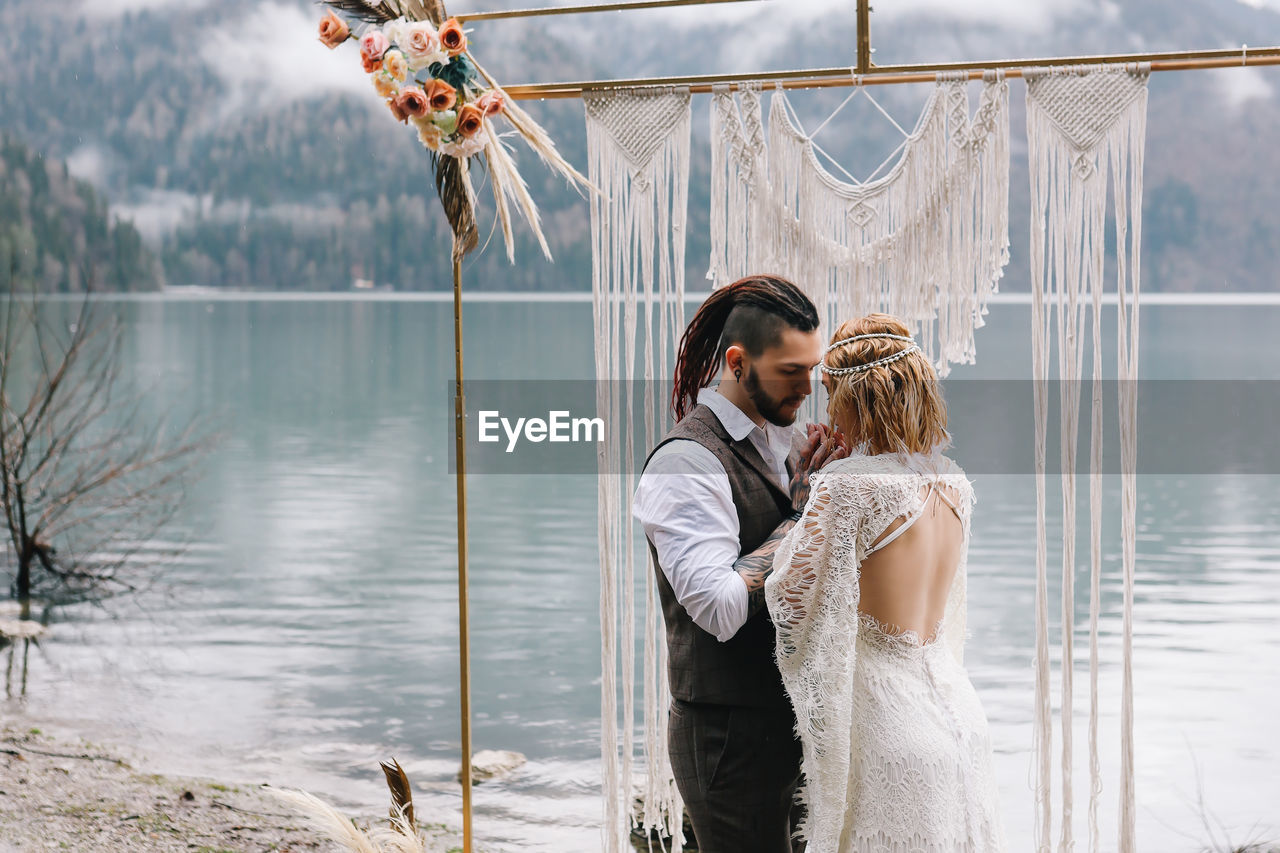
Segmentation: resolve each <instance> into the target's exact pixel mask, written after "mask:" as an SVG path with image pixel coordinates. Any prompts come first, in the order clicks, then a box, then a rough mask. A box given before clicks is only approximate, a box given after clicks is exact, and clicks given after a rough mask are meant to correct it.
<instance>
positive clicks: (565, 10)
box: [453, 0, 1280, 853]
mask: <svg viewBox="0 0 1280 853" xmlns="http://www.w3.org/2000/svg"><path fill="white" fill-rule="evenodd" d="M752 2H770V0H624V2H612V3H588V4H582V5H575V6H551V7H542V8H530V9H513V10H504V11H494V12H470V13H462V14H458V15H455V16H454V17H456V18H457V19H458V20H460V21H464V22H474V21H497V20H519V19H523V18H533V17H543V16H550V15H579V14H588V13H596V12H626V11H633V10H638V9H658V8H672V7H677V6H711V5H718V4H722V3H752ZM778 2H782V0H778ZM852 2H854V3H856V6H857V39H858V45H857V62H856V64H855V65H854V66H853V67H852V68H807V69H798V70H784V71H761V72H751V73H743V74H696V75H688V76H681V77H640V78H630V79H610V80H584V81H577V82H566V83H526V84H521V85H517V86H505V87H503V90H504V91H505V92H506V93H507V95H509V96H510V97H512V98H516V99H519V100H540V99H548V98H580V97H582V94H583V93H584V92H587V91H590V90H592V89H607V88H632V87H643V86H688V87H689V90H690V91H691V92H694V93H709V92H711V89H712V87H713V86H715V85H720V84H728V85H729V86H731V87H732V86H736V85H737V84H740V83H747V82H763V83H776V84H779V85H781V86H782V87H783V88H785V89H825V88H838V87H842V86H850V85H853V84H854V82H855V79H854V78H855V75H856V77H857V78H858V79H857V82H858V83H860V84H861V85H884V84H896V83H928V82H932V81H933V80H934V79H935V76H936V75H937V73H938V72H940V71H965V72H967V73H968V75H969V78H970V79H972V80H979V79H981V78H982V74H983V72H984V71H986V70H988V69H996V68H999V69H1003V70H1004V72H1005V76H1007V77H1021V76H1023V72H1024V71H1025V70H1027V69H1030V68H1047V67H1055V66H1063V65H1108V64H1112V63H1128V62H1148V63H1150V64H1151V70H1152V71H1190V70H1196V69H1204V68H1235V67H1249V66H1262V65H1280V46H1272V47H1247V46H1245V45H1241V46H1240V49H1239V50H1236V49H1234V48H1228V49H1218V50H1181V51H1165V52H1156V53H1124V54H1093V55H1086V56H1056V57H1046V58H1026V59H992V60H980V61H965V62H931V63H914V64H906V65H877V64H875V63H874V62H872V61H871V53H872V51H871V12H872V8H871V0H852ZM453 335H454V358H455V365H454V366H455V374H456V386H455V394H454V413H455V417H454V429H455V433H454V445H455V449H456V460H457V478H458V484H457V485H458V633H459V654H460V670H461V677H460V688H461V706H462V708H461V710H462V832H463V851H464V853H472V849H473V847H472V841H473V834H472V798H471V782H472V773H471V661H470V623H469V619H468V607H467V599H468V594H467V486H466V472H467V465H466V411H467V410H466V398H465V395H464V392H463V366H462V265H461V261H460V260H459V259H458V258H456V257H455V259H454V262H453Z"/></svg>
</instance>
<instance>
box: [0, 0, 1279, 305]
mask: <svg viewBox="0 0 1280 853" xmlns="http://www.w3.org/2000/svg"><path fill="white" fill-rule="evenodd" d="M482 5H483V4H482ZM492 5H494V6H500V5H501V2H499V0H495V2H494V3H493V4H492ZM733 5H736V4H733ZM742 5H743V6H747V7H750V6H758V7H765V8H768V7H772V8H775V9H776V8H777V5H778V4H742ZM808 5H812V4H807V3H799V2H797V3H795V4H794V6H791V4H790V3H789V4H788V8H789V9H791V10H792V11H791V12H789V14H788V15H783V16H781V17H780V18H778V19H777V20H776V21H774V20H772V19H770V18H769V17H767V15H766V16H765V17H761V15H762V14H764V13H761V14H756V15H755V16H754V17H752V16H748V15H746V14H745V13H743V14H741V15H738V16H731V17H728V18H723V17H722V18H717V17H715V15H714V14H713V13H712V12H709V11H708V12H700V13H699V15H701V16H703V17H699V16H695V15H692V14H690V15H683V16H677V15H674V14H671V13H665V14H664V15H663V16H657V15H650V16H648V17H645V15H646V13H643V12H637V13H628V14H634V17H633V18H629V19H628V20H630V21H634V22H635V24H636V26H635V27H619V26H617V22H618V17H617V16H594V17H591V16H570V17H569V18H565V19H535V20H532V21H522V22H519V23H512V22H505V23H503V22H494V23H493V24H491V25H490V24H477V25H476V32H475V33H474V34H473V36H472V41H473V49H474V50H475V52H476V54H477V56H478V57H480V58H481V59H482V61H483V62H484V64H485V65H486V66H488V67H489V68H490V70H491V71H493V72H494V73H495V75H496V76H497V77H498V79H499V80H502V81H506V82H511V83H516V82H527V81H530V80H540V81H552V80H572V79H590V78H592V77H600V76H606V77H617V76H620V77H628V76H642V75H646V74H663V73H689V72H705V71H713V70H719V71H744V70H763V69H768V68H785V67H801V66H824V65H827V66H830V65H835V66H839V65H842V64H848V62H849V61H850V57H851V55H852V45H853V44H854V40H853V33H854V31H853V20H852V14H849V15H842V14H831V13H827V15H826V17H814V16H812V15H810V16H806V15H805V14H802V10H803V9H805V8H807V7H808ZM831 5H832V4H826V5H825V6H823V8H824V9H825V8H827V7H830V6H831ZM3 7H4V9H5V15H6V19H7V24H6V26H5V27H3V28H0V131H3V132H5V133H6V134H9V135H10V136H11V137H13V138H14V139H15V140H17V141H18V142H20V143H21V144H23V145H26V146H29V147H30V148H31V149H33V150H35V151H39V152H42V153H43V154H44V156H45V157H46V158H48V160H47V162H49V163H54V162H56V161H65V162H66V164H67V166H68V169H69V174H70V175H71V176H74V177H76V178H79V179H82V180H84V181H88V182H89V183H90V184H92V186H93V188H94V189H95V190H96V191H97V193H98V194H99V198H100V199H106V200H107V201H109V203H110V204H111V209H112V211H113V214H112V215H113V216H116V215H118V216H119V217H120V218H122V219H124V220H128V221H131V222H132V223H133V224H134V226H135V227H136V230H137V233H139V234H141V236H142V240H143V243H144V245H143V246H142V247H141V248H139V249H137V250H136V252H137V257H136V258H135V259H134V260H132V261H129V263H134V264H136V265H137V266H138V269H137V271H135V272H128V273H126V274H125V277H124V278H121V277H119V276H116V277H114V278H110V279H109V280H110V281H111V282H112V283H111V285H110V286H112V287H118V288H120V289H147V288H151V287H155V286H157V285H158V283H159V281H161V280H162V279H163V280H164V281H166V282H167V283H169V284H171V285H203V286H209V287H220V288H248V289H268V290H346V289H348V288H350V287H351V285H352V282H353V280H354V279H357V278H363V279H369V280H372V281H374V282H375V283H377V284H379V285H384V286H389V287H392V288H394V289H397V290H443V289H448V287H449V286H450V276H449V263H448V250H449V235H448V229H447V225H446V223H445V221H444V217H443V215H442V214H441V212H440V210H439V205H438V203H437V201H436V198H435V189H434V186H433V183H432V179H431V174H430V170H429V167H428V159H427V156H426V154H425V152H424V151H423V150H422V148H421V146H420V145H419V144H418V142H417V140H416V136H415V134H414V133H413V132H412V131H411V130H408V129H406V128H404V127H403V126H401V125H399V124H397V123H396V122H395V121H394V120H393V119H392V117H391V116H390V114H389V113H387V111H386V110H385V109H384V108H383V107H382V105H381V103H380V102H379V100H378V98H377V97H376V95H375V94H374V93H373V91H372V90H371V88H370V87H369V86H368V83H367V81H366V80H364V79H363V75H362V74H361V73H360V71H359V67H358V66H359V62H358V59H357V58H356V56H355V51H354V49H351V50H348V48H351V45H346V46H343V47H342V48H340V49H339V50H337V51H334V52H329V51H326V50H325V49H324V48H323V47H321V46H320V45H319V44H318V43H317V42H316V39H315V22H316V21H318V19H319V17H320V14H321V12H320V10H319V7H318V6H317V5H316V4H313V3H305V2H295V0H268V2H259V0H220V2H212V0H147V2H141V0H88V2H84V3H81V4H79V5H78V6H75V7H74V9H73V12H72V14H73V17H72V19H71V20H66V19H64V18H63V17H61V16H59V15H57V14H54V12H53V7H50V6H49V5H48V4H47V3H43V2H39V0H3ZM935 7H936V4H933V5H932V6H931V5H930V4H929V3H925V2H921V0H911V2H907V0H903V2H901V3H895V4H892V5H890V6H888V7H886V8H885V9H884V11H877V13H876V15H875V18H874V24H875V27H874V29H873V36H874V38H875V43H876V45H877V50H878V53H877V55H876V59H877V61H881V62H887V61H895V62H910V61H923V60H926V59H928V58H931V57H948V58H955V59H982V58H1000V57H1005V56H1037V55H1049V54H1055V53H1056V54H1064V53H1084V52H1117V51H1132V50H1161V49H1173V48H1196V47H1223V46H1229V45H1232V44H1235V45H1239V43H1240V42H1241V41H1245V40H1247V41H1249V42H1250V43H1256V44H1280V12H1277V11H1275V10H1273V9H1269V8H1265V7H1262V6H1260V5H1259V4H1258V3H1257V2H1251V3H1244V2H1239V0H1185V2H1179V3H1177V4H1168V3H1163V2H1158V0H1126V2H1113V0H1079V2H1073V3H1067V2H1061V3H1059V2H1054V3H1048V2H1046V3H1044V4H1029V5H1027V6H1026V7H1023V6H1019V5H1017V4H1014V5H1010V4H1009V3H996V4H979V3H966V2H957V3H956V4H953V6H952V7H949V8H954V9H955V10H957V11H955V12H951V11H948V12H947V13H946V14H939V13H937V12H936V8H935ZM1033 7H1034V8H1041V7H1043V10H1044V11H1041V12H1035V13H1034V14H1033V13H1032V12H1030V11H1025V10H1027V9H1032V8H1033ZM468 8H471V7H470V6H468ZM850 8H852V4H850ZM930 9H933V10H934V11H932V12H931V11H930ZM913 10H914V11H913ZM1001 10H1003V11H1001ZM1018 10H1023V11H1018ZM1015 13H1016V14H1015ZM717 14H718V13H717ZM1036 15H1039V16H1040V17H1036ZM775 17H777V16H776V14H775ZM588 18H589V20H588ZM606 19H607V20H606ZM548 20H549V21H550V23H547V22H545V21H548ZM762 24H767V27H765V26H762ZM797 46H802V47H803V49H802V50H798V49H797ZM1277 84H1280V71H1277V70H1276V69H1231V70H1226V71H1222V72H1195V73H1181V74H1161V75H1154V76H1153V78H1152V82H1151V102H1150V109H1149V134H1148V143H1147V166H1146V197H1145V205H1144V267H1143V272H1144V280H1143V286H1144V288H1146V289H1151V290H1178V291H1190V290H1198V291H1215V290H1237V291H1241V290H1273V289H1275V287H1276V285H1275V276H1274V270H1275V268H1276V266H1277V264H1278V263H1280V204H1277V203H1276V201H1277V199H1280V150H1277V149H1276V147H1275V146H1274V144H1273V142H1272V140H1274V139H1275V138H1277V134H1278V132H1280V98H1277V90H1278V89H1277ZM875 88H876V89H879V90H881V91H876V92H875V93H874V94H875V97H876V98H877V99H878V100H879V101H880V102H881V104H882V105H884V106H885V107H886V108H887V109H888V110H889V111H890V112H891V113H892V114H893V115H895V116H896V117H897V119H898V121H899V123H901V124H902V125H903V126H905V127H910V124H911V122H913V121H914V118H913V117H914V115H915V114H916V113H918V111H919V109H920V106H921V105H922V103H923V98H924V97H925V96H926V95H927V92H925V91H924V89H922V88H921V87H875ZM885 90H894V91H885ZM845 94H847V93H846V92H844V91H839V92H836V91H831V92H825V93H800V94H796V95H795V96H794V99H795V103H796V105H797V108H798V109H799V110H800V112H801V113H802V114H803V115H807V116H808V117H810V118H811V120H812V123H811V124H810V126H815V125H816V124H817V122H818V121H820V120H821V117H822V116H823V115H824V113H825V112H829V111H830V110H831V109H834V107H835V105H836V104H838V103H839V102H840V100H842V99H843V97H844V96H845ZM1013 100H1014V115H1013V130H1014V137H1015V138H1014V147H1013V175H1012V187H1013V188H1014V195H1013V199H1012V201H1011V205H1012V210H1011V214H1012V215H1011V222H1012V223H1013V225H1012V229H1011V235H1010V236H1011V241H1012V244H1013V246H1012V252H1013V260H1012V262H1011V264H1010V267H1009V269H1008V271H1007V273H1006V276H1005V278H1004V280H1003V281H1002V283H1001V289H1002V290H1005V291H1019V290H1026V289H1028V284H1027V277H1028V271H1027V260H1026V255H1027V252H1026V245H1027V239H1028V233H1027V222H1028V217H1029V209H1028V201H1027V197H1026V196H1027V190H1026V187H1027V163H1026V144H1025V129H1024V127H1023V125H1022V122H1023V114H1022V97H1021V92H1020V91H1019V87H1018V86H1017V85H1015V87H1014V97H1013ZM528 106H529V109H530V111H531V112H532V113H533V114H534V115H535V117H536V118H538V120H539V121H541V122H542V123H543V124H544V125H545V126H546V127H547V129H548V130H549V131H550V133H551V135H552V137H553V138H554V139H555V140H556V141H557V144H558V145H559V147H560V149H561V150H562V152H563V153H564V154H565V156H566V157H567V158H568V159H569V160H570V162H572V163H574V164H576V165H578V166H579V167H580V168H584V167H585V162H586V140H585V133H584V129H583V118H582V105H581V103H580V102H578V101H576V100H563V101H548V102H545V103H541V102H534V103H532V104H530V105H528ZM707 106H708V102H707V99H706V98H705V96H699V97H697V98H695V101H694V140H693V161H692V164H691V181H690V222H689V230H688V246H687V258H688V268H687V277H688V285H687V286H688V287H689V289H692V290H697V289H702V288H703V287H704V286H705V282H704V279H703V275H704V273H705V271H706V260H707V256H708V255H707V253H708V242H709V240H708V235H707V222H708V217H709V214H708V208H709V204H710V202H709V190H710V186H709V184H710V180H709V170H710V162H709V161H710V157H709V153H708V149H709V145H710V140H709V139H708V130H707V124H708V123H707V119H706V115H707V112H706V110H707ZM899 141H901V137H900V136H899V135H898V132H897V131H896V130H895V129H894V128H893V127H892V126H891V125H890V124H889V123H888V122H887V121H885V120H883V118H882V117H880V116H878V115H877V114H876V113H875V111H874V110H872V109H871V108H870V107H869V106H868V105H866V104H859V103H857V102H855V103H854V104H853V105H852V106H851V107H849V108H848V109H847V110H845V111H843V112H842V113H841V115H840V116H839V117H838V118H837V119H836V120H834V121H833V122H832V123H831V124H830V125H829V126H828V127H827V128H826V129H825V130H824V131H823V134H822V137H821V142H822V145H823V147H824V148H825V149H826V150H827V151H829V152H831V153H832V155H833V156H835V157H837V158H838V159H840V160H841V161H843V162H844V163H845V164H846V165H848V166H849V167H850V168H851V169H852V170H855V173H856V172H858V171H860V172H861V173H862V174H866V173H869V172H870V171H871V169H872V167H873V166H874V165H875V164H877V163H878V162H879V161H880V159H882V158H883V157H884V156H885V155H887V154H888V153H889V152H890V151H891V150H892V149H893V147H894V146H895V145H896V144H897V142H899ZM15 144H17V143H15ZM513 148H514V149H515V150H516V153H517V160H518V162H519V166H520V169H521V173H522V174H523V176H524V177H525V178H526V180H527V181H528V182H529V184H530V190H531V192H532V194H533V196H534V198H535V199H536V200H537V202H538V204H539V207H540V209H541V211H542V215H543V226H544V230H545V232H546V234H547V236H548V239H549V240H550V242H551V248H552V251H553V253H554V256H555V262H554V263H549V262H547V261H545V260H543V259H542V257H541V255H540V253H539V252H538V250H537V247H536V244H535V243H534V241H533V240H532V238H531V237H530V235H529V234H528V232H527V229H521V228H519V227H518V228H517V235H518V237H519V241H520V242H519V246H518V249H517V262H516V263H515V264H514V265H512V264H509V263H508V262H507V260H506V257H505V253H504V252H503V251H502V247H501V243H502V240H501V236H500V235H499V234H497V233H496V232H494V231H493V230H492V225H493V221H492V220H493V205H492V202H491V199H490V197H489V188H488V185H487V183H486V182H485V181H484V178H483V175H481V176H480V178H479V180H478V186H477V191H478V193H479V195H480V199H481V201H480V216H481V239H482V241H485V240H488V248H487V250H486V251H484V252H483V253H480V254H478V255H474V256H472V258H470V259H469V260H468V262H467V267H466V270H465V273H464V275H465V280H466V281H467V286H468V287H469V288H471V289H476V290H503V291H512V290H514V291H519V290H578V291H582V290H587V289H589V287H590V244H589V230H590V229H589V214H588V205H587V203H586V202H585V201H584V200H583V198H582V197H581V196H579V195H578V194H576V193H574V192H573V191H571V190H570V189H569V188H567V187H566V186H565V184H564V182H563V181H562V180H561V179H559V178H556V177H554V176H553V175H551V174H550V173H549V172H548V171H547V170H546V169H545V168H543V167H542V166H541V164H540V163H538V162H537V160H536V159H535V158H533V157H532V156H530V155H529V154H528V153H527V152H526V151H525V150H524V149H523V146H522V145H521V144H519V143H518V141H513ZM53 171H54V172H56V171H57V169H53ZM67 186H71V185H70V184H68V185H67ZM75 186H79V185H75ZM68 192H70V191H69V190H68ZM79 192H80V191H79V190H76V191H75V192H73V193H72V195H75V194H76V193H79ZM76 197H77V198H79V197H80V196H76ZM58 198H60V199H62V200H63V201H66V202H68V203H69V204H70V205H71V207H70V208H68V210H71V211H74V210H75V209H76V205H81V204H87V202H76V201H75V200H74V199H73V198H71V197H70V196H67V195H66V192H62V194H61V195H60V196H58ZM93 209H94V210H95V211H96V210H100V209H101V208H100V207H96V208H93ZM95 215H96V214H95ZM67 216H68V220H69V221H70V220H71V219H74V215H73V214H72V213H69V214H67ZM15 222H16V220H15ZM0 225H3V228H4V229H5V231H6V233H8V232H9V231H14V232H15V233H17V232H16V230H15V229H17V230H21V229H20V227H19V226H17V225H15V224H14V222H10V220H9V219H8V218H6V219H4V220H2V221H0ZM23 233H24V234H25V232H23ZM108 233H109V234H112V235H116V236H113V237H112V239H119V240H122V241H124V242H123V243H122V244H121V247H120V248H119V249H117V250H116V251H117V252H118V253H120V254H121V257H124V256H125V255H126V254H127V251H128V250H127V249H126V248H125V247H124V244H125V243H127V242H128V234H129V233H130V232H128V231H124V230H122V231H120V232H118V234H117V232H115V231H112V230H111V227H110V226H108ZM68 239H69V238H68ZM41 245H42V250H41V251H42V252H44V254H43V255H42V257H43V258H45V260H39V261H35V260H32V261H31V263H32V264H33V265H34V266H32V267H31V270H33V271H29V272H27V273H24V274H25V275H27V276H28V277H29V278H30V279H31V280H32V281H39V282H40V286H41V287H45V288H55V289H56V288H62V287H70V288H72V289H74V288H75V287H76V286H78V281H77V280H76V279H75V278H74V277H73V276H72V275H71V274H70V273H68V272H67V271H66V270H65V269H60V267H59V265H61V266H63V267H68V266H74V265H75V262H74V260H73V257H74V252H71V254H67V253H68V252H69V251H71V250H70V249H68V248H67V247H68V246H73V245H74V240H72V241H71V242H70V243H65V242H64V243H59V242H57V240H54V241H53V242H51V243H49V244H48V245H47V247H46V246H45V244H43V243H42V244H41ZM143 249H146V250H148V251H149V252H150V253H151V255H153V256H154V258H156V259H158V261H159V264H160V269H154V268H153V267H154V264H152V263H151V261H150V260H149V256H148V255H147V253H146V252H144V251H143ZM161 270H162V272H161ZM107 280H108V279H105V278H104V281H107Z"/></svg>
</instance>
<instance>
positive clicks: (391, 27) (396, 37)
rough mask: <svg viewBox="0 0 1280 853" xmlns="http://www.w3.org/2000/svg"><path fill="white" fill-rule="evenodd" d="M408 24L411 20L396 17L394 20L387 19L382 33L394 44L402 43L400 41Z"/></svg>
mask: <svg viewBox="0 0 1280 853" xmlns="http://www.w3.org/2000/svg"><path fill="white" fill-rule="evenodd" d="M408 26H409V22H408V21H406V20H405V19H404V18H396V19H395V20H394V21H387V22H386V23H385V24H383V25H382V34H383V35H384V36H386V37H387V41H389V42H391V43H392V44H400V41H401V40H402V39H403V38H404V31H405V28H406V27H408Z"/></svg>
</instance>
